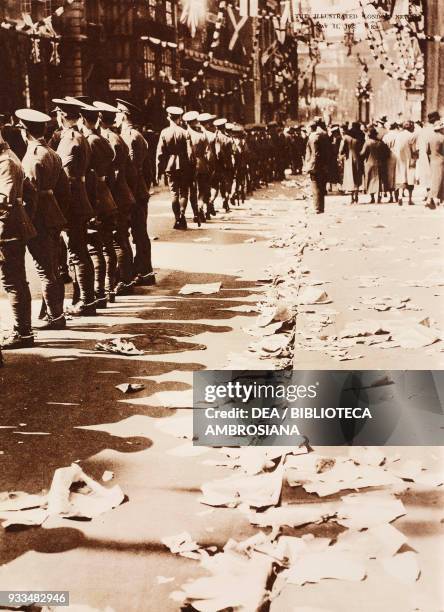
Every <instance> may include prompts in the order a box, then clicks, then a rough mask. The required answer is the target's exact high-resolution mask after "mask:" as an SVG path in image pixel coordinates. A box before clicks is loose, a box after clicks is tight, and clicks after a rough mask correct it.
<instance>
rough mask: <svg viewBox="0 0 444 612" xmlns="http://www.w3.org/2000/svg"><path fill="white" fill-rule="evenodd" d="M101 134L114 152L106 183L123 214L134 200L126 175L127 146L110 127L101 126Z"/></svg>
mask: <svg viewBox="0 0 444 612" xmlns="http://www.w3.org/2000/svg"><path fill="white" fill-rule="evenodd" d="M101 134H102V136H103V137H104V138H106V140H107V141H108V142H109V144H110V146H111V148H112V150H113V153H114V158H113V161H112V172H111V173H109V174H108V178H107V183H108V186H109V188H110V189H111V193H112V195H113V197H114V201H115V203H116V204H117V208H118V209H119V211H120V212H122V213H123V214H125V213H128V212H129V211H130V210H131V208H132V207H133V206H134V204H135V201H136V200H135V198H134V195H133V192H132V191H131V189H130V188H129V185H128V181H127V176H126V172H127V165H128V164H129V163H130V159H129V151H128V147H127V145H126V143H125V141H124V140H123V138H122V137H121V136H120V135H119V134H116V132H114V131H113V130H111V129H110V128H106V129H105V128H102V131H101Z"/></svg>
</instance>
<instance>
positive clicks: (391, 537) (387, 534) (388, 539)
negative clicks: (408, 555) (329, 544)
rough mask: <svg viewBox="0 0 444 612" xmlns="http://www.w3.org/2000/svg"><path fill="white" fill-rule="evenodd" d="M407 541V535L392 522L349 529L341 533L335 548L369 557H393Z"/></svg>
mask: <svg viewBox="0 0 444 612" xmlns="http://www.w3.org/2000/svg"><path fill="white" fill-rule="evenodd" d="M406 542H407V538H406V536H405V535H404V534H403V533H401V532H400V531H399V529H396V527H394V526H393V525H391V524H390V523H381V524H380V525H376V526H375V527H370V529H366V530H365V531H358V530H356V529H348V530H347V531H344V532H343V533H341V534H339V536H338V540H337V542H336V544H335V549H337V550H346V551H349V552H355V553H359V554H361V555H365V556H367V557H368V558H369V559H377V558H380V557H392V556H393V555H395V554H396V553H397V552H398V550H399V549H400V548H401V546H403V544H405V543H406Z"/></svg>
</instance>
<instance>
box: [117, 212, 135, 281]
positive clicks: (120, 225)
mask: <svg viewBox="0 0 444 612" xmlns="http://www.w3.org/2000/svg"><path fill="white" fill-rule="evenodd" d="M129 225H130V213H129V212H128V213H123V212H120V211H119V213H118V216H117V224H116V228H115V229H114V232H113V239H114V250H115V252H116V256H117V279H118V280H119V282H122V283H125V285H128V284H129V283H130V282H131V281H132V280H133V251H132V249H131V244H130V241H129Z"/></svg>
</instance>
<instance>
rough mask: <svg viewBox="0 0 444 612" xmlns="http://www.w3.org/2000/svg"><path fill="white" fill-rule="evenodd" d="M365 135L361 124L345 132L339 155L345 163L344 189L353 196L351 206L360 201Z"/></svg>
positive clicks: (353, 125) (355, 124)
mask: <svg viewBox="0 0 444 612" xmlns="http://www.w3.org/2000/svg"><path fill="white" fill-rule="evenodd" d="M363 142H364V135H363V133H362V131H361V129H360V126H359V123H357V122H354V123H352V126H351V128H350V129H347V130H345V134H344V137H343V139H342V142H341V145H340V147H339V155H340V156H342V158H343V161H344V178H343V182H342V189H343V191H345V192H346V193H350V194H351V202H350V203H351V204H355V203H356V204H357V203H358V201H359V189H360V187H361V184H362V175H363V167H362V160H361V155H360V153H361V149H362V146H363Z"/></svg>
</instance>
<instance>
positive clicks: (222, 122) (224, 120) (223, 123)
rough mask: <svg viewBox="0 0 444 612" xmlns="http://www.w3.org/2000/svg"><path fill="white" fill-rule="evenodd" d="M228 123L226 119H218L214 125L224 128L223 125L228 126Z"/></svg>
mask: <svg viewBox="0 0 444 612" xmlns="http://www.w3.org/2000/svg"><path fill="white" fill-rule="evenodd" d="M226 123H227V120H226V119H216V121H213V125H214V126H216V127H222V126H223V125H226Z"/></svg>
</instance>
